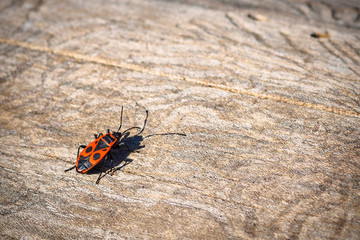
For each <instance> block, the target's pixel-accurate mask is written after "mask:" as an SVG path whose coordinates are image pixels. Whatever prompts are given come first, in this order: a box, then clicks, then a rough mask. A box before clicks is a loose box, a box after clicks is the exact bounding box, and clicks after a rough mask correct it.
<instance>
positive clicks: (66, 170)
mask: <svg viewBox="0 0 360 240" xmlns="http://www.w3.org/2000/svg"><path fill="white" fill-rule="evenodd" d="M74 168H76V165H74V166H72V167H71V168H68V169H65V170H64V172H68V171H70V170H73V169H74Z"/></svg>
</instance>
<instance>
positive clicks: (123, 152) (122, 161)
mask: <svg viewBox="0 0 360 240" xmlns="http://www.w3.org/2000/svg"><path fill="white" fill-rule="evenodd" d="M129 135H130V133H126V134H125V135H124V136H123V137H122V139H121V145H120V146H119V147H116V148H112V149H111V150H110V151H109V153H108V156H107V157H106V158H105V159H104V160H102V161H100V162H99V164H97V165H96V166H95V167H94V168H92V169H91V170H90V171H89V172H88V174H99V173H100V171H101V169H102V168H103V171H102V172H103V173H104V175H103V176H101V178H103V177H105V176H106V175H107V174H108V173H109V172H110V170H111V172H112V173H114V172H116V171H118V170H120V169H122V168H123V167H125V166H126V165H128V164H130V163H131V162H132V161H133V160H132V159H131V158H129V156H130V154H131V153H133V152H137V150H139V149H142V148H144V147H145V145H141V142H142V141H143V139H144V137H143V136H141V135H134V136H129ZM111 159H113V161H111ZM104 161H105V165H104V167H103V164H104Z"/></svg>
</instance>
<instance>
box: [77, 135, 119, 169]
mask: <svg viewBox="0 0 360 240" xmlns="http://www.w3.org/2000/svg"><path fill="white" fill-rule="evenodd" d="M116 141H117V138H116V137H115V136H113V135H112V134H111V133H107V134H105V135H102V136H101V137H99V138H97V139H95V140H94V141H93V142H91V143H90V144H89V145H88V146H87V147H86V148H84V150H82V152H81V153H80V155H79V156H78V158H77V161H76V171H78V172H80V173H87V172H88V171H89V170H90V169H92V168H93V167H94V166H96V165H97V164H98V163H99V162H100V161H101V160H103V159H104V158H105V156H106V154H108V152H109V151H110V149H111V147H112V146H113V145H114V144H115V143H116Z"/></svg>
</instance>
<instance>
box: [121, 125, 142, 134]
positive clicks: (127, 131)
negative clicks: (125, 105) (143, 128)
mask: <svg viewBox="0 0 360 240" xmlns="http://www.w3.org/2000/svg"><path fill="white" fill-rule="evenodd" d="M136 128H138V129H140V128H139V127H131V128H128V129H126V130H125V131H124V132H122V133H121V135H123V136H124V135H125V133H126V132H128V131H130V130H132V129H136Z"/></svg>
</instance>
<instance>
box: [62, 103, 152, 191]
mask: <svg viewBox="0 0 360 240" xmlns="http://www.w3.org/2000/svg"><path fill="white" fill-rule="evenodd" d="M122 116H123V107H121V116H120V126H119V128H118V130H117V131H116V132H112V133H110V130H109V129H108V130H107V133H106V134H105V135H103V134H102V133H99V134H94V136H95V140H94V141H92V142H91V143H90V144H89V145H87V146H86V145H80V146H79V148H78V152H77V160H76V165H75V166H73V167H71V168H69V169H66V170H65V172H67V171H69V170H72V169H74V168H76V171H77V172H79V173H87V172H88V171H89V170H90V169H92V168H94V167H95V166H97V165H99V164H100V163H101V162H102V167H101V170H100V174H99V177H98V179H97V180H96V184H98V183H99V182H100V179H101V174H102V172H103V170H104V167H105V165H106V162H107V161H109V160H110V161H111V169H112V168H113V163H114V159H113V158H112V156H111V154H109V152H110V151H111V149H114V148H118V147H121V146H125V147H126V148H127V150H128V151H131V150H130V149H129V147H128V146H127V144H126V143H125V142H124V136H125V133H128V132H129V131H130V130H132V129H141V130H140V131H139V132H138V133H137V134H136V135H135V136H137V135H139V134H140V133H142V132H143V131H144V129H145V125H146V121H147V118H148V110H146V117H145V120H144V125H143V127H142V128H140V127H131V128H129V129H126V130H125V131H123V132H121V131H120V130H121V125H122ZM81 148H83V150H82V151H81V152H80V149H81Z"/></svg>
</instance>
